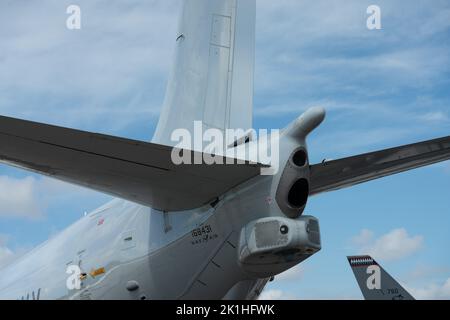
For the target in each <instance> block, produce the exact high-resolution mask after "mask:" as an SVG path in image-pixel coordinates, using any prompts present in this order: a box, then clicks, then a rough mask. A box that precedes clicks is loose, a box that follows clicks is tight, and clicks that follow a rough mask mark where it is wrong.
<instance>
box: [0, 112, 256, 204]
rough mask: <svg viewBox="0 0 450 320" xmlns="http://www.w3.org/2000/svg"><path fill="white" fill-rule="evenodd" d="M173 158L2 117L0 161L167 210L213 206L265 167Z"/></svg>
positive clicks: (147, 146) (158, 149) (130, 143)
mask: <svg viewBox="0 0 450 320" xmlns="http://www.w3.org/2000/svg"><path fill="white" fill-rule="evenodd" d="M187 152H191V156H192V159H194V157H199V158H200V159H203V158H202V157H203V155H202V154H198V153H196V152H193V151H187ZM171 153H172V147H168V146H163V145H158V144H153V143H146V142H141V141H135V140H129V139H123V138H117V137H113V136H108V135H103V134H96V133H90V132H84V131H79V130H74V129H68V128H62V127H57V126H51V125H47V124H41V123H36V122H31V121H25V120H19V119H14V118H8V117H0V161H1V162H3V163H7V164H10V165H13V166H16V167H20V168H24V169H28V170H31V171H34V172H38V173H41V174H44V175H47V176H50V177H53V178H57V179H59V180H63V181H66V182H70V183H74V184H77V185H81V186H84V187H88V188H91V189H94V190H97V191H101V192H105V193H108V194H111V195H114V196H117V197H120V198H123V199H126V200H130V201H134V202H137V203H140V204H143V205H147V206H151V207H153V208H156V209H159V210H163V211H179V210H188V209H193V208H197V207H200V206H202V205H205V204H207V203H209V202H212V201H214V200H215V199H216V198H217V197H218V196H220V195H222V194H224V193H225V192H227V191H229V190H230V189H232V188H233V187H235V186H237V185H239V184H241V183H243V182H245V181H247V180H249V179H251V178H253V177H255V176H258V175H259V174H260V168H261V167H262V165H259V164H249V163H246V164H234V165H221V164H213V165H206V164H196V165H189V164H182V165H175V164H174V163H173V162H172V160H171ZM216 158H220V157H217V156H216ZM222 160H223V162H224V163H229V162H226V161H227V160H226V159H225V158H223V159H222ZM228 160H229V159H228ZM232 161H233V160H231V162H232Z"/></svg>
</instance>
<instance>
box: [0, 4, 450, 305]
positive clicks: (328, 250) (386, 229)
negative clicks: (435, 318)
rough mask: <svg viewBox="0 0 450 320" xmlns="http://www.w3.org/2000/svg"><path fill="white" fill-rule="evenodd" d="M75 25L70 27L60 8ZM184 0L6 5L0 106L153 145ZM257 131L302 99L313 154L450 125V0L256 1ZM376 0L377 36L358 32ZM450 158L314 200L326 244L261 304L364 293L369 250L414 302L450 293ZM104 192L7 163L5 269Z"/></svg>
mask: <svg viewBox="0 0 450 320" xmlns="http://www.w3.org/2000/svg"><path fill="white" fill-rule="evenodd" d="M73 3H76V4H78V5H80V6H81V9H82V29H81V30H79V31H69V30H67V29H66V27H65V21H66V18H67V15H66V13H65V11H66V8H67V6H68V5H70V4H73ZM180 3H181V1H180V0H169V1H167V0H164V1H162V0H161V1H156V0H154V1H137V0H131V1H126V2H125V1H118V0H116V1H114V0H113V1H106V0H103V1H95V2H93V1H87V0H79V1H51V0H42V1H39V2H37V1H36V2H32V3H30V2H28V1H21V0H19V1H3V2H2V3H1V4H0V39H1V41H0V114H2V115H7V116H13V117H19V118H24V119H30V120H35V121H41V122H47V123H52V124H57V125H62V126H69V127H74V128H80V129H84V130H89V131H95V132H102V133H107V134H113V135H119V136H125V137H129V138H133V139H141V140H149V139H150V138H151V136H152V134H153V130H154V128H155V126H156V122H157V119H158V114H159V110H160V107H161V104H162V101H163V98H164V91H165V86H166V81H167V76H168V72H169V67H170V64H171V60H172V56H173V46H174V37H175V35H176V26H177V17H178V11H179V8H180ZM257 3H258V4H257V8H258V13H257V31H256V32H257V39H256V76H255V80H256V81H255V110H254V113H255V118H254V126H255V128H268V129H270V128H283V127H284V126H285V125H287V124H288V123H289V122H290V121H292V120H293V119H294V118H295V117H297V116H298V115H299V114H300V113H301V112H302V111H304V110H305V109H306V108H308V107H311V106H323V107H325V108H326V109H327V111H328V115H327V119H326V121H325V123H324V124H323V125H322V126H321V127H320V128H319V129H318V130H316V131H315V132H314V133H313V134H312V135H311V137H310V140H309V150H310V156H311V160H312V162H318V161H321V160H322V159H324V158H334V159H336V158H339V157H344V156H348V155H353V154H357V153H363V152H367V151H373V150H377V149H381V148H386V147H392V146H396V145H400V144H407V143H412V142H416V141H421V140H426V139H431V138H436V137H440V136H447V135H449V134H450V90H449V89H450V61H449V60H450V41H449V40H450V4H449V3H448V1H440V0H436V1H432V2H430V1H422V0H421V1H414V2H413V3H412V2H411V3H410V2H406V1H400V0H394V1H392V0H391V1H375V0H372V1H365V0H362V1H361V0H351V1H345V2H343V1H331V0H330V1H322V0H320V1H299V0H279V1H270V0H257ZM371 4H377V5H379V6H380V7H381V12H382V30H374V31H369V30H368V29H367V28H366V19H367V17H368V15H367V14H366V9H367V7H368V6H369V5H371ZM449 195H450V164H449V163H448V162H446V163H442V164H438V165H434V166H431V167H427V168H422V169H418V170H414V171H411V172H407V173H404V174H400V175H396V176H392V177H388V178H385V179H381V180H377V181H374V182H370V183H367V184H364V185H360V186H357V187H354V188H351V189H346V190H341V191H338V192H333V193H329V194H325V195H320V196H317V197H314V198H311V199H310V201H309V204H308V207H307V210H306V213H307V214H312V215H315V216H317V217H318V218H319V219H320V222H321V228H322V241H323V249H322V251H321V252H319V253H318V254H317V255H316V256H314V257H312V258H311V259H309V260H308V261H306V262H305V263H303V264H302V265H301V266H300V267H296V268H295V269H293V270H291V271H289V272H287V273H286V274H283V275H281V276H279V277H278V278H277V281H275V282H273V283H271V284H270V285H269V286H268V287H267V289H266V292H265V293H264V296H265V297H266V298H285V299H289V298H294V299H314V298H319V299H339V298H341V299H347V298H356V299H359V298H361V294H360V292H359V290H358V288H357V285H356V281H355V280H354V279H353V276H352V273H351V270H350V269H349V266H348V265H347V261H346V258H345V257H346V255H352V254H359V253H370V254H372V255H373V256H374V257H375V258H376V259H377V260H379V262H381V263H382V265H383V266H384V267H385V268H386V269H387V270H388V271H389V272H390V273H391V274H392V275H394V276H395V277H396V278H397V279H399V280H400V281H401V282H402V283H403V284H404V285H405V286H406V287H407V288H408V289H409V290H410V291H411V293H412V294H413V295H415V296H416V297H417V298H424V299H426V298H439V299H442V298H443V299H448V298H450V252H449V250H448V245H450V235H449V233H448V227H449V225H450V209H449V208H450V197H449ZM108 199H109V197H108V196H106V195H102V194H99V193H96V192H92V191H89V190H86V189H82V188H78V187H75V186H72V185H67V184H64V183H61V182H57V181H53V180H50V179H47V178H44V177H41V176H39V175H35V174H30V173H28V172H24V171H20V170H17V169H12V168H10V167H7V166H3V165H2V166H0V265H1V264H2V263H5V262H6V261H8V260H10V259H13V258H14V257H16V256H18V255H20V254H22V253H23V252H26V251H27V250H29V249H30V248H32V247H33V246H35V245H37V244H39V243H41V242H42V241H44V240H46V239H47V238H48V237H50V236H52V235H53V234H55V233H56V232H58V231H60V230H62V229H64V228H65V227H67V226H68V225H70V224H71V223H73V222H74V221H76V220H77V219H79V218H80V217H81V216H82V215H83V213H84V212H85V211H90V210H93V209H95V208H96V207H97V206H99V205H101V204H103V203H104V202H106V201H107V200H108Z"/></svg>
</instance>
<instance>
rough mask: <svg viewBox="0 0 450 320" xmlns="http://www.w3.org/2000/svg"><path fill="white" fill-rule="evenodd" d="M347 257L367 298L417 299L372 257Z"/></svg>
mask: <svg viewBox="0 0 450 320" xmlns="http://www.w3.org/2000/svg"><path fill="white" fill-rule="evenodd" d="M347 259H348V262H349V263H350V266H351V268H352V270H353V273H354V274H355V278H356V281H357V282H358V285H359V287H360V289H361V292H362V294H363V296H364V299H365V300H415V299H414V297H413V296H411V295H410V294H409V293H408V291H406V290H405V289H404V288H403V287H402V286H401V285H400V284H399V283H398V282H397V281H396V280H395V279H394V278H392V277H391V276H390V275H389V274H388V273H387V272H386V271H385V270H384V269H383V268H382V267H381V266H380V265H379V264H378V263H377V262H376V261H375V260H374V259H373V258H372V257H370V256H367V255H365V256H351V257H347Z"/></svg>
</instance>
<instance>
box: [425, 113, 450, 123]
mask: <svg viewBox="0 0 450 320" xmlns="http://www.w3.org/2000/svg"><path fill="white" fill-rule="evenodd" d="M419 118H420V119H421V120H423V121H426V122H445V121H448V120H449V117H448V115H447V114H446V113H444V112H442V111H435V112H429V113H426V114H423V115H421V116H420V117H419Z"/></svg>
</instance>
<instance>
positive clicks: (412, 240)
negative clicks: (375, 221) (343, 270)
mask: <svg viewBox="0 0 450 320" xmlns="http://www.w3.org/2000/svg"><path fill="white" fill-rule="evenodd" d="M352 242H353V244H354V245H355V246H357V247H359V253H360V254H369V255H371V256H373V257H374V258H375V259H381V260H385V261H388V260H399V259H402V258H405V257H408V256H410V255H412V254H414V253H416V252H417V251H419V250H420V249H422V248H423V246H424V238H423V236H420V235H417V236H410V235H409V234H408V232H407V231H406V230H405V229H403V228H400V229H394V230H392V231H390V232H388V233H386V234H384V235H382V236H380V237H378V238H376V239H375V238H374V233H373V232H372V231H370V230H367V229H363V230H361V232H360V234H359V235H357V236H356V237H354V238H353V239H352Z"/></svg>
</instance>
